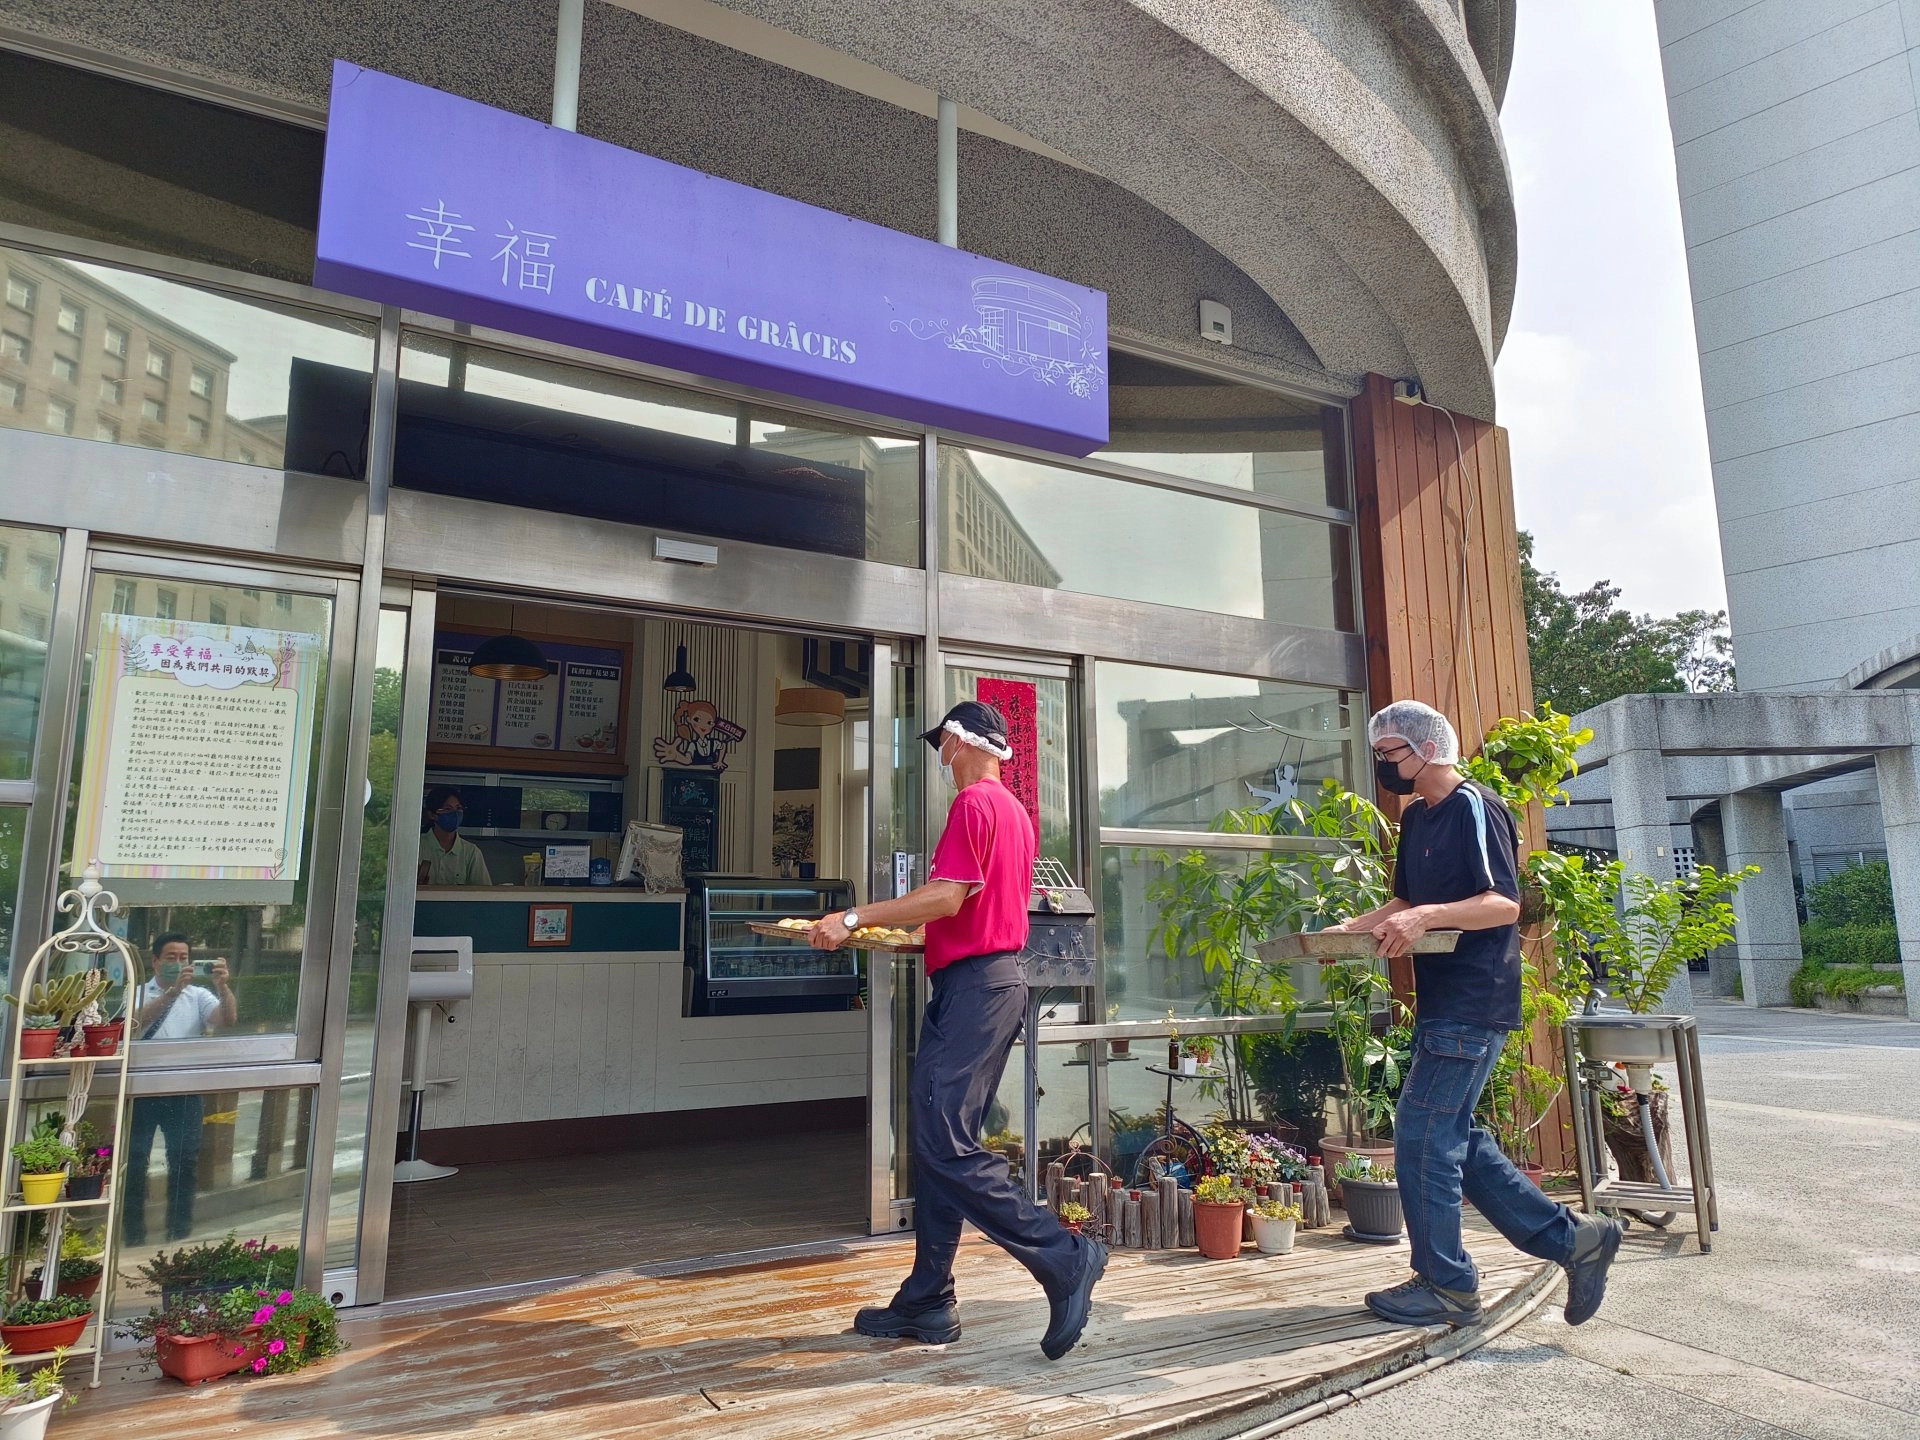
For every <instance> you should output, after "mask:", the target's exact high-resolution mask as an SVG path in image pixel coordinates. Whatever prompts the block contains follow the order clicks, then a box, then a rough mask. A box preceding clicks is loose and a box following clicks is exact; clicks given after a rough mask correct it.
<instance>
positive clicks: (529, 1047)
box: [414, 886, 868, 1131]
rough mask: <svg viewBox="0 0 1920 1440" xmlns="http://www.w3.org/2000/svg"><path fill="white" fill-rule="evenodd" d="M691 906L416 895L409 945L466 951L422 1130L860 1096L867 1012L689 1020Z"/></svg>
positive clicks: (506, 890) (604, 898) (569, 896)
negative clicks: (467, 996) (468, 943)
mask: <svg viewBox="0 0 1920 1440" xmlns="http://www.w3.org/2000/svg"><path fill="white" fill-rule="evenodd" d="M684 914H685V897H684V896H683V895H679V894H671V895H650V894H647V893H646V892H644V891H640V890H624V889H606V888H578V889H544V888H541V889H536V888H528V887H518V886H501V887H496V888H494V889H490V890H468V889H442V888H431V887H429V888H423V889H422V890H421V891H420V894H419V899H418V901H417V903H416V905H415V910H414V933H415V934H416V935H470V936H472V937H473V971H474V993H473V999H472V1000H470V1001H461V1002H459V1003H458V1004H456V1005H454V1006H453V1007H452V1016H453V1023H452V1024H445V1023H442V1024H439V1025H436V1026H435V1027H434V1030H433V1041H432V1044H433V1054H432V1057H431V1059H430V1062H429V1065H430V1069H431V1071H432V1073H433V1074H434V1075H435V1076H436V1077H438V1076H445V1077H450V1079H451V1083H449V1084H445V1085H437V1086H435V1087H434V1089H433V1091H432V1092H431V1093H430V1094H429V1096H428V1099H427V1106H426V1115H425V1126H426V1129H427V1130H428V1131H434V1130H446V1129H454V1128H461V1127H469V1126H483V1125H504V1124H512V1123H516V1122H523V1121H535V1120H562V1119H581V1118H588V1117H593V1116H614V1115H634V1114H645V1113H648V1112H654V1111H669V1110H704V1109H714V1108H724V1107H731V1106H742V1105H764V1104H773V1103H781V1102H789V1101H795V1100H832V1099H843V1098H846V1097H851V1096H861V1095H864V1094H866V1087H867V1021H868V1016H867V1012H866V1011H864V1010H846V1011H826V1012H815V1013H804V1014H792V1015H716V1016H687V1015H685V1014H684V1013H683V1007H684V1003H685V987H686V977H687V968H686V963H685V958H684V951H683V943H684V940H683V937H684V934H685V924H684Z"/></svg>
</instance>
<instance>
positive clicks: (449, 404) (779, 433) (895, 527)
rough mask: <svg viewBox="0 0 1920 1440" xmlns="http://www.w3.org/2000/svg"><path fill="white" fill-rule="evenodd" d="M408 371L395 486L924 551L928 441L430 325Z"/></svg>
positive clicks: (882, 556)
mask: <svg viewBox="0 0 1920 1440" xmlns="http://www.w3.org/2000/svg"><path fill="white" fill-rule="evenodd" d="M400 375H401V381H400V427H399V435H398V438H397V441H396V453H395V460H394V481H395V483H396V484H399V485H406V486H410V487H412V488H414V489H417V490H431V491H434V492H436V493H439V494H443V495H463V496H467V497H469V498H471V499H476V500H493V501H497V502H499V503H501V504H505V505H534V506H538V507H540V508H542V509H550V510H558V511H563V512H565V513H567V514H573V515H592V516H597V517H599V518H601V519H605V520H615V521H620V522H623V523H626V524H632V525H659V526H663V527H665V528H667V529H672V530H683V531H688V532H691V533H693V534H696V535H711V536H715V537H717V538H720V539H732V540H750V541H755V542H758V543H760V544H763V545H780V546H785V547H788V548H791V549H796V550H812V551H818V552H821V553H824V554H830V555H848V556H852V557H854V558H856V559H867V560H880V561H885V562H887V563H888V564H893V565H918V564H919V563H920V561H919V538H920V446H919V443H918V442H917V441H913V440H907V439H900V438H896V437H891V436H885V435H870V434H865V433H861V432H859V431H855V430H843V429H837V428H834V427H833V426H831V425H828V424H825V423H824V422H822V421H819V420H815V419H810V418H805V417H801V416H797V415H788V414H784V413H782V412H779V411H775V410H770V409H767V408H766V407H764V406H758V405H746V404H743V403H737V402H734V401H731V400H724V399H720V398H717V397H714V396H706V395H701V394H698V393H696V392H693V391H686V390H678V389H674V388H672V387H670V386H665V385H655V384H651V383H648V382H646V381H641V380H635V379H632V378H629V377H626V376H621V375H613V374H605V373H601V372H598V371H593V370H588V369H583V368H579V367H575V366H568V365H560V364H555V363H552V362H549V361H544V360H533V359H528V358H524V357H520V356H515V355H510V354H507V353H505V352H501V351H493V350H486V349H482V348H480V347H477V346H471V345H455V344H451V343H449V342H446V341H444V340H441V339H438V338H436V337H431V336H420V335H414V336H409V337H408V338H407V341H406V344H405V348H404V349H403V351H402V354H401V370H400Z"/></svg>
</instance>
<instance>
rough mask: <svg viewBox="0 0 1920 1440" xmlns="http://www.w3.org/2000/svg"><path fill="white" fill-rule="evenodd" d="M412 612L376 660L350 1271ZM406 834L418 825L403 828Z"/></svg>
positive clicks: (344, 1179)
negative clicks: (395, 766) (394, 776)
mask: <svg viewBox="0 0 1920 1440" xmlns="http://www.w3.org/2000/svg"><path fill="white" fill-rule="evenodd" d="M406 663H407V612H406V611H404V610H382V611H381V612H380V644H379V650H378V651H377V652H376V654H375V658H374V672H373V735H372V739H371V741H370V742H369V744H368V747H367V784H368V785H369V786H370V787H371V794H370V795H369V796H368V798H367V809H366V817H365V823H364V828H363V829H362V831H361V838H360V894H359V901H358V904H357V905H356V907H355V912H354V913H355V920H354V928H353V970H352V973H351V975H350V976H349V977H348V980H347V1034H346V1051H345V1055H344V1057H343V1059H342V1061H341V1067H342V1074H341V1080H340V1122H339V1130H338V1133H337V1134H336V1136H335V1137H334V1146H333V1187H332V1194H331V1198H330V1202H329V1205H328V1215H327V1268H328V1269H329V1270H334V1269H346V1268H347V1267H349V1266H351V1265H352V1264H353V1263H354V1262H355V1260H356V1259H357V1258H358V1256H359V1253H360V1192H361V1180H362V1178H363V1177H364V1176H365V1173H366V1157H367V1130H368V1120H369V1115H370V1107H371V1101H372V1096H373V1034H374V1021H375V1018H376V1015H377V1012H378V1009H379V1002H380V953H381V944H382V929H383V926H384V922H385V919H386V909H387V865H388V860H389V848H390V843H391V841H392V838H393V833H394V831H393V784H394V780H393V775H394V763H395V760H396V758H397V757H398V755H399V748H400V705H401V697H402V695H403V694H404V693H405V684H406V674H405V672H406ZM400 833H401V835H402V837H403V839H405V840H409V841H410V840H412V839H413V826H412V825H410V824H405V825H402V826H401V827H400Z"/></svg>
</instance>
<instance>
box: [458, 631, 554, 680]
mask: <svg viewBox="0 0 1920 1440" xmlns="http://www.w3.org/2000/svg"><path fill="white" fill-rule="evenodd" d="M467 669H468V671H469V672H471V673H472V674H475V675H478V676H479V677H480V678H481V679H482V680H544V679H546V678H547V675H548V673H549V672H548V669H547V657H546V656H544V655H542V654H541V653H540V647H539V646H538V645H536V644H534V643H533V641H531V640H529V639H527V637H526V636H524V635H496V636H494V637H493V638H492V639H491V640H485V641H482V642H481V644H480V648H479V649H478V650H475V651H474V652H473V659H472V660H471V661H470V662H468V665H467Z"/></svg>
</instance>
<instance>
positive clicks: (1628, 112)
mask: <svg viewBox="0 0 1920 1440" xmlns="http://www.w3.org/2000/svg"><path fill="white" fill-rule="evenodd" d="M1501 116H1502V126H1503V129H1504V130H1505V132H1506V140H1507V155H1508V158H1509V161H1510V163H1511V164H1512V166H1513V178H1514V186H1515V189H1516V192H1517V196H1518V201H1519V210H1520V281H1519V293H1518V295H1517V297H1516V300H1515V304H1514V311H1513V323H1512V325H1511V327H1510V328H1509V329H1508V331H1507V339H1506V347H1505V348H1504V349H1503V350H1502V351H1501V353H1500V363H1499V370H1498V375H1497V378H1498V403H1499V419H1500V422H1501V423H1502V424H1504V425H1506V426H1507V427H1508V429H1509V431H1510V432H1511V436H1512V446H1513V467H1514V488H1515V490H1516V492H1517V495H1516V499H1517V508H1518V514H1519V520H1520V525H1521V527H1522V528H1523V529H1527V530H1531V531H1532V532H1533V534H1534V537H1535V539H1536V541H1537V542H1538V543H1537V546H1536V549H1535V555H1536V557H1537V559H1538V560H1539V562H1540V563H1541V564H1542V566H1543V568H1545V569H1548V570H1553V571H1556V572H1558V574H1559V576H1560V579H1561V581H1562V583H1563V584H1565V585H1566V586H1567V588H1569V589H1582V588H1584V587H1585V586H1587V585H1588V584H1590V583H1592V582H1593V581H1594V580H1597V579H1600V578H1602V577H1605V578H1607V579H1610V580H1612V581H1613V583H1614V584H1616V585H1618V586H1619V587H1620V588H1621V590H1622V591H1623V592H1624V593H1623V595H1622V597H1621V603H1622V604H1624V605H1627V606H1629V607H1631V608H1632V609H1633V610H1635V611H1637V612H1652V613H1654V614H1662V615H1664V614H1670V613H1672V612H1673V611H1675V610H1686V609H1694V608H1700V609H1707V610H1719V609H1722V608H1723V607H1724V606H1725V605H1726V595H1725V588H1726V587H1725V582H1724V580H1723V578H1722V576H1721V573H1720V545H1719V536H1718V532H1717V530H1716V528H1715V518H1714V509H1713V489H1712V476H1711V473H1710V471H1709V468H1708V464H1707V435H1706V424H1705V421H1704V419H1703V418H1702V415H1701V409H1700V370H1699V363H1698V358H1697V356H1696V354H1695V351H1694V343H1693V312H1692V306H1691V300H1690V297H1689V295H1688V292H1687V270H1686V255H1685V246H1684V243H1683V241H1682V239H1681V235H1680V206H1679V200H1678V198H1677V196H1676V193H1675V190H1674V179H1673V140H1672V136H1671V134H1670V133H1669V131H1668V128H1667V108H1666V92H1665V90H1664V88H1663V86H1662V82H1661V75H1660V49H1659V41H1658V39H1657V38H1656V36H1655V33H1654V25H1653V7H1652V6H1651V5H1650V4H1647V3H1645V0H1553V4H1552V5H1550V6H1543V5H1537V4H1536V5H1523V6H1521V7H1520V20H1519V25H1518V28H1517V42H1516V46H1515V52H1514V59H1513V76H1512V80H1511V82H1510V83H1509V85H1508V88H1507V98H1506V104H1505V106H1504V107H1503V108H1502V112H1501Z"/></svg>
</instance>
